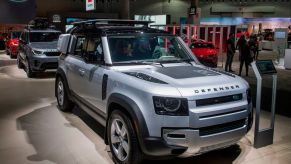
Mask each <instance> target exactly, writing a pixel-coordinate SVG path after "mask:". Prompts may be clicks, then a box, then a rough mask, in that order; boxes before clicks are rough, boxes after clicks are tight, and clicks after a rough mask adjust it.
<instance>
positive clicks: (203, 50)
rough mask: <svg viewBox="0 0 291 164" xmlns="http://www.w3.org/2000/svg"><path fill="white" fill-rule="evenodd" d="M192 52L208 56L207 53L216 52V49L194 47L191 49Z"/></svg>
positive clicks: (212, 53)
mask: <svg viewBox="0 0 291 164" xmlns="http://www.w3.org/2000/svg"><path fill="white" fill-rule="evenodd" d="M192 52H193V53H194V54H195V55H196V56H201V55H203V56H208V55H214V54H217V50H216V49H211V48H194V49H192Z"/></svg>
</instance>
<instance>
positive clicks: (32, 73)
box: [25, 63, 35, 78]
mask: <svg viewBox="0 0 291 164" xmlns="http://www.w3.org/2000/svg"><path fill="white" fill-rule="evenodd" d="M25 71H26V75H27V77H28V78H33V77H35V72H33V71H32V70H31V68H30V64H29V63H27V67H26V69H25Z"/></svg>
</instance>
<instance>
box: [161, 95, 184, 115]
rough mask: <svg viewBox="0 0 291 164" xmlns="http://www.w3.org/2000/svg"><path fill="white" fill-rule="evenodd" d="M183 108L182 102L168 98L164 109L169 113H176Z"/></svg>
mask: <svg viewBox="0 0 291 164" xmlns="http://www.w3.org/2000/svg"><path fill="white" fill-rule="evenodd" d="M180 106H181V100H179V99H175V98H166V99H165V101H164V104H163V107H164V109H165V110H166V111H168V112H176V111H177V110H178V109H179V108H180Z"/></svg>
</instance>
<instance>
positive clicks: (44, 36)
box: [29, 32, 60, 42]
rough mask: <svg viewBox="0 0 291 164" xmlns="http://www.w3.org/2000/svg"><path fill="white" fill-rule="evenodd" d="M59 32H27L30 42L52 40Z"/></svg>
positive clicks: (55, 38)
mask: <svg viewBox="0 0 291 164" xmlns="http://www.w3.org/2000/svg"><path fill="white" fill-rule="evenodd" d="M59 35H60V33H59V32H32V33H30V34H29V39H30V42H53V41H57V40H58V39H59Z"/></svg>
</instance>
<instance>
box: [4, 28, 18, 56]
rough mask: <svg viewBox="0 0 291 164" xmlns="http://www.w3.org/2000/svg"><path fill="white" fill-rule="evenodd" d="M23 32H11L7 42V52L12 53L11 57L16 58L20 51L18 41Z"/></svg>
mask: <svg viewBox="0 0 291 164" xmlns="http://www.w3.org/2000/svg"><path fill="white" fill-rule="evenodd" d="M20 34H21V32H10V33H9V34H8V37H7V40H6V42H5V46H6V54H7V55H10V58H16V57H17V53H18V41H19V37H20Z"/></svg>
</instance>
